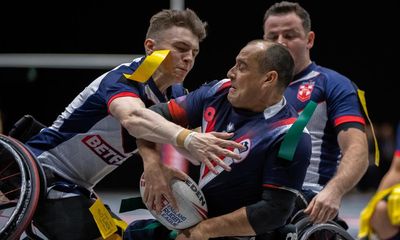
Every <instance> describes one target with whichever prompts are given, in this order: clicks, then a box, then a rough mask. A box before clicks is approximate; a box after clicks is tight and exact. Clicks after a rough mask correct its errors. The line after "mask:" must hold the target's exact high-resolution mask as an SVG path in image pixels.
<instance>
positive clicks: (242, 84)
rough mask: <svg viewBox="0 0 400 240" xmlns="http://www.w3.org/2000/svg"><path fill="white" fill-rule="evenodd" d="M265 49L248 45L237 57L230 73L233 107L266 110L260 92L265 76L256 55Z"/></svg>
mask: <svg viewBox="0 0 400 240" xmlns="http://www.w3.org/2000/svg"><path fill="white" fill-rule="evenodd" d="M264 48H265V45H263V44H250V45H247V46H246V47H244V48H243V49H242V50H241V51H240V53H239V55H238V56H237V57H236V64H235V66H233V67H232V68H231V69H230V70H229V71H228V78H230V79H231V84H232V86H231V88H230V89H229V93H228V100H229V102H230V103H231V104H232V106H234V107H237V108H241V109H247V110H252V111H259V110H260V106H261V109H263V108H264V107H263V106H264V101H263V100H262V99H260V97H261V95H262V94H261V93H260V91H261V84H262V79H263V78H264V77H265V74H264V73H261V72H260V70H259V63H258V61H257V58H256V53H257V52H259V51H260V50H263V49H264ZM264 51H265V50H264Z"/></svg>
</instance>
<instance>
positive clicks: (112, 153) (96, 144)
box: [81, 135, 126, 165]
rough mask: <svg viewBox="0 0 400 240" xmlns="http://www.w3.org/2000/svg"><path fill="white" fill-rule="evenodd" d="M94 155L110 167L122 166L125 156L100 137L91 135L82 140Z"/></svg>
mask: <svg viewBox="0 0 400 240" xmlns="http://www.w3.org/2000/svg"><path fill="white" fill-rule="evenodd" d="M81 141H82V142H83V143H84V144H85V145H86V146H87V147H88V148H89V149H90V150H92V152H93V153H95V154H96V155H97V156H98V157H99V158H101V159H102V160H103V161H104V162H106V163H107V164H110V165H120V164H121V163H122V162H123V161H124V160H125V158H126V157H125V156H124V155H123V154H121V153H120V152H118V151H117V150H115V149H114V148H112V147H111V146H110V145H109V144H108V143H107V142H106V141H104V140H103V139H102V138H101V137H100V136H99V135H89V136H86V137H84V138H83V139H82V140H81Z"/></svg>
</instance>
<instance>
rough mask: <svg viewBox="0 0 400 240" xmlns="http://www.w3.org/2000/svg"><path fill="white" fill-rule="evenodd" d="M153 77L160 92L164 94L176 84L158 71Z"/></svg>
mask: <svg viewBox="0 0 400 240" xmlns="http://www.w3.org/2000/svg"><path fill="white" fill-rule="evenodd" d="M152 77H153V80H154V83H155V84H156V86H157V88H158V90H160V92H161V93H163V94H164V93H165V92H166V91H167V88H168V87H170V86H171V85H172V84H173V83H174V82H173V81H171V78H170V77H168V76H165V75H164V74H162V73H160V72H158V71H155V72H154V74H153V76H152Z"/></svg>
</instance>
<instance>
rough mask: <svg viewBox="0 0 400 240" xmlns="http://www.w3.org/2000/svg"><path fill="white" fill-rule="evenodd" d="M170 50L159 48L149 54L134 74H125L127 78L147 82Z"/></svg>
mask: <svg viewBox="0 0 400 240" xmlns="http://www.w3.org/2000/svg"><path fill="white" fill-rule="evenodd" d="M168 54H169V50H157V51H154V52H153V53H152V54H150V55H149V56H147V57H146V58H145V59H144V61H143V62H142V64H140V66H139V67H138V68H137V69H136V71H135V72H133V73H132V75H129V74H124V76H125V77H126V78H127V79H130V80H134V81H137V82H141V83H144V82H147V80H149V78H150V77H151V75H153V73H154V72H155V71H156V69H157V68H158V67H159V66H160V64H161V63H162V62H163V61H164V59H165V58H166V57H167V56H168Z"/></svg>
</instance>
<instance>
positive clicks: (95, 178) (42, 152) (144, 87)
mask: <svg viewBox="0 0 400 240" xmlns="http://www.w3.org/2000/svg"><path fill="white" fill-rule="evenodd" d="M143 59H144V58H137V59H135V60H134V61H133V62H132V63H127V64H122V65H120V66H118V67H116V68H115V69H113V70H111V71H109V72H107V73H105V74H103V75H101V76H100V77H98V78H97V79H96V80H94V81H93V82H92V83H91V84H90V85H89V86H87V87H86V88H85V89H84V90H83V91H82V92H81V93H80V94H79V95H78V96H77V97H76V98H75V99H74V100H73V101H72V102H71V103H70V104H69V106H68V107H67V108H66V109H65V111H64V112H63V113H61V114H60V115H59V116H58V118H57V119H56V120H55V121H54V123H53V124H52V126H50V127H48V128H45V129H43V130H42V131H41V132H40V133H39V134H38V135H36V136H34V137H33V138H32V139H30V140H29V141H28V142H27V146H28V147H29V148H30V149H31V150H32V151H33V152H34V154H35V155H36V157H37V159H38V160H39V161H40V162H41V163H42V165H43V167H44V168H47V169H50V170H51V171H53V172H55V173H57V174H58V175H60V176H61V177H63V178H65V179H68V180H70V181H72V182H74V183H77V184H79V185H81V186H83V187H86V188H92V187H93V186H94V185H95V184H96V183H97V182H99V181H100V180H101V179H102V178H103V177H105V176H106V175H107V174H109V173H110V172H111V171H113V170H114V169H115V168H117V167H118V166H120V165H121V164H122V163H123V162H124V161H125V160H126V159H127V158H128V157H130V156H131V155H132V154H133V153H134V151H135V150H136V141H135V139H134V138H133V137H132V136H131V135H129V134H128V133H127V131H126V130H125V129H124V128H122V126H121V124H120V122H119V121H118V120H117V119H116V118H114V117H113V116H112V115H110V113H109V110H108V108H109V105H110V103H111V102H112V101H113V100H114V99H116V98H119V97H133V98H140V99H141V100H142V101H143V102H144V103H145V104H146V106H147V107H148V106H151V105H153V104H155V103H159V102H166V101H167V100H168V99H169V98H174V97H178V96H182V95H184V94H186V90H185V89H184V88H183V87H182V85H173V86H172V87H171V88H170V89H169V90H168V91H167V93H166V95H164V94H163V93H161V92H160V91H159V89H158V88H157V87H156V85H155V83H154V81H153V79H151V78H150V79H149V81H147V82H146V83H139V82H135V81H132V80H128V79H126V78H125V77H124V75H123V74H132V73H133V72H134V71H135V70H136V69H137V68H138V66H139V65H140V64H141V62H142V61H143Z"/></svg>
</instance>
